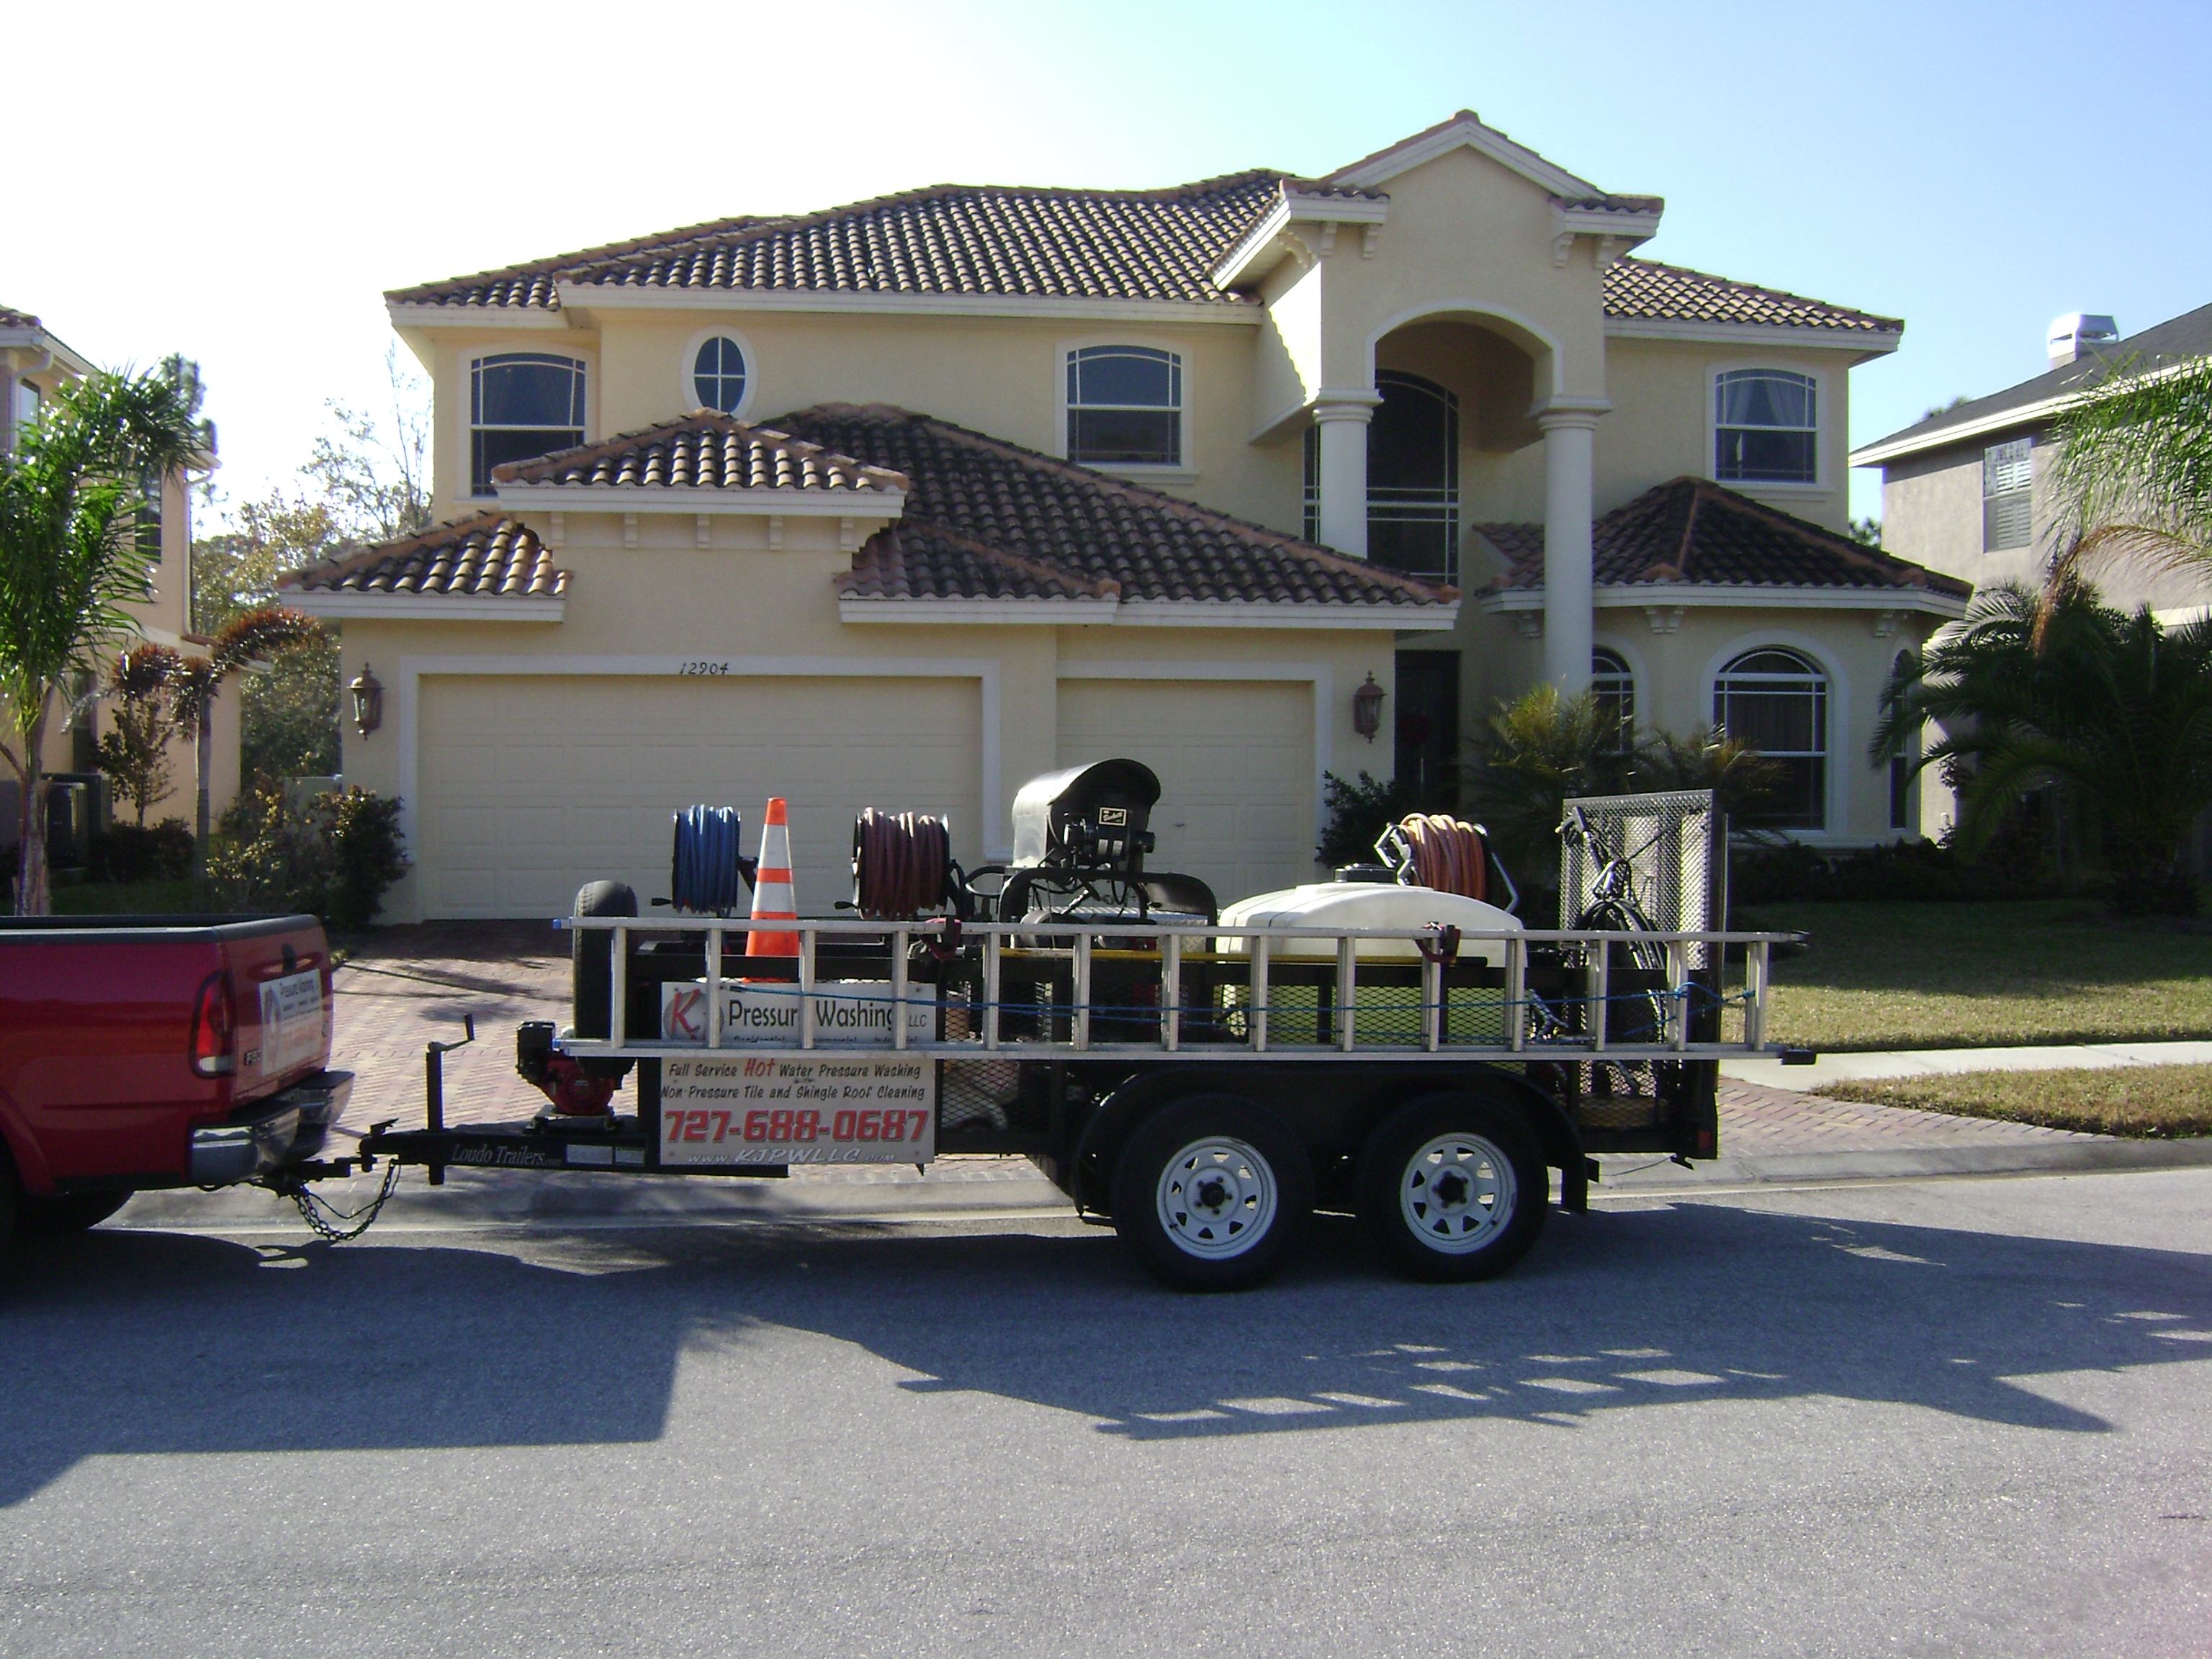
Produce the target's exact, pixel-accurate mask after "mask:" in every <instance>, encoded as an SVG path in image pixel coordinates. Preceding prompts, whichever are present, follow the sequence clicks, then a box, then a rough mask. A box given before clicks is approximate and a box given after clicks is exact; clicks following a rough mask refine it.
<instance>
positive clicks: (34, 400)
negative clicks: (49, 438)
mask: <svg viewBox="0 0 2212 1659" xmlns="http://www.w3.org/2000/svg"><path fill="white" fill-rule="evenodd" d="M38 418H39V388H38V387H36V386H33V385H32V384H31V383H30V382H29V381H28V380H18V381H16V382H15V430H16V431H18V432H21V430H22V429H23V428H25V427H27V426H28V425H30V424H31V422H33V421H35V420H37V419H38Z"/></svg>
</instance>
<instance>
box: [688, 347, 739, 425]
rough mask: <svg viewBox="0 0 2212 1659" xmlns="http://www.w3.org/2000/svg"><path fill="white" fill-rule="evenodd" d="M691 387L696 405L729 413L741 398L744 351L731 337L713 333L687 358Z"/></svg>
mask: <svg viewBox="0 0 2212 1659" xmlns="http://www.w3.org/2000/svg"><path fill="white" fill-rule="evenodd" d="M691 388H692V390H693V391H694V392H696V393H697V394H698V398H699V407H700V408H702V409H711V410H714V411H715V412H717V413H718V414H722V415H732V414H735V413H736V412H737V408H738V404H741V403H743V402H744V400H745V354H744V352H743V351H741V350H740V349H738V343H737V342H736V341H735V340H732V339H728V338H726V337H724V336H722V335H720V334H718V335H716V336H715V337H714V338H713V339H711V340H709V341H708V342H707V343H705V344H704V345H702V346H701V347H700V348H699V355H698V356H696V357H695V358H693V359H692V360H691Z"/></svg>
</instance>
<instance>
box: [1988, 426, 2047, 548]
mask: <svg viewBox="0 0 2212 1659" xmlns="http://www.w3.org/2000/svg"><path fill="white" fill-rule="evenodd" d="M2034 482H2035V441H2034V440H2033V438H2015V439H2014V440H2013V441H2011V442H2010V443H2006V444H1991V445H1990V447H1988V448H1987V449H1984V451H1983V452H1982V550H1983V551H1984V552H1985V553H1998V552H2002V551H2004V550H2007V549H2009V548H2015V547H2026V546H2027V545H2028V544H2029V543H2031V542H2033V540H2034V539H2035V513H2034V509H2033V505H2032V502H2031V500H2030V495H2031V486H2032V485H2033V483H2034Z"/></svg>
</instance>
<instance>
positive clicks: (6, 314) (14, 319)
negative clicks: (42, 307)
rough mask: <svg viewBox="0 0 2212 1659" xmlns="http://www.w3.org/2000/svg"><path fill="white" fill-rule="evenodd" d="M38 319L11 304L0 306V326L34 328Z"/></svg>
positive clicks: (37, 324)
mask: <svg viewBox="0 0 2212 1659" xmlns="http://www.w3.org/2000/svg"><path fill="white" fill-rule="evenodd" d="M38 326H39V319H37V318H35V317H33V315H31V313H29V312H27V311H18V310H16V309H15V307H13V306H0V328H36V327H38Z"/></svg>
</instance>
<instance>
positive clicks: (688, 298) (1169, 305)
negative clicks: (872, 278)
mask: <svg viewBox="0 0 2212 1659" xmlns="http://www.w3.org/2000/svg"><path fill="white" fill-rule="evenodd" d="M555 291H556V293H557V294H559V295H560V296H561V303H562V306H563V307H573V308H574V309H577V310H590V311H723V312H745V311H813V312H845V313H860V314H862V315H875V316H885V315H891V316H910V317H948V316H950V317H1018V318H1019V317H1027V318H1055V317H1073V318H1080V319H1091V320H1094V321H1098V322H1114V323H1233V324H1236V325H1239V326H1242V327H1248V328H1249V327H1257V326H1258V325H1259V322H1260V319H1261V317H1262V316H1263V315H1265V314H1266V310H1267V308H1266V307H1264V306H1261V304H1259V303H1258V302H1257V301H1237V300H1074V299H1061V298H1060V297H1058V296H1056V295H1020V294H876V293H843V292H839V291H836V290H834V289H682V288H677V289H664V288H647V289H639V288H593V287H590V286H588V285H584V284H578V283H561V284H559V285H558V287H557V288H556V290H555Z"/></svg>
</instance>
